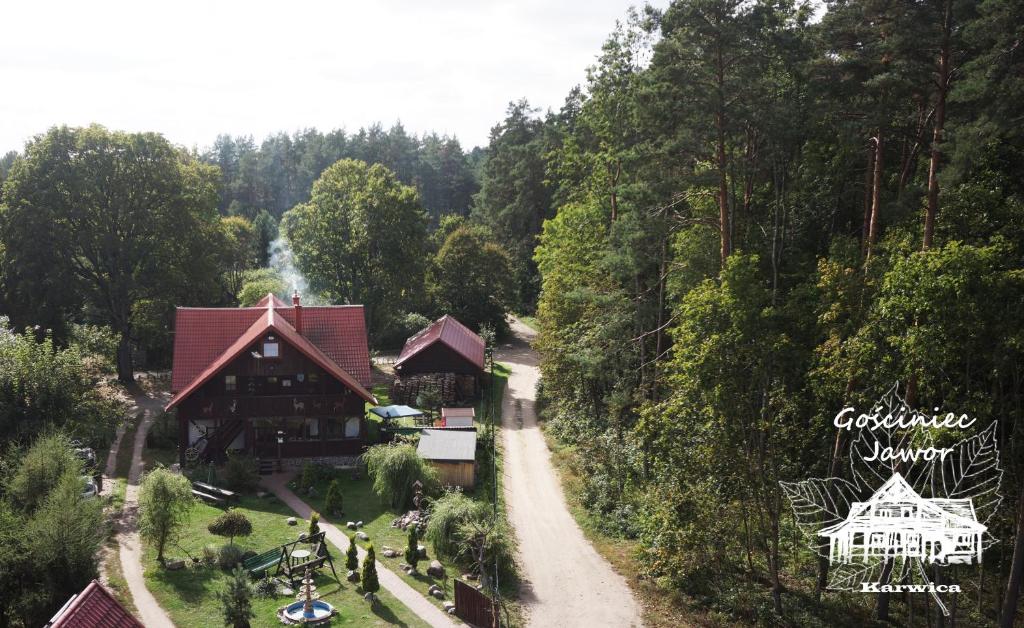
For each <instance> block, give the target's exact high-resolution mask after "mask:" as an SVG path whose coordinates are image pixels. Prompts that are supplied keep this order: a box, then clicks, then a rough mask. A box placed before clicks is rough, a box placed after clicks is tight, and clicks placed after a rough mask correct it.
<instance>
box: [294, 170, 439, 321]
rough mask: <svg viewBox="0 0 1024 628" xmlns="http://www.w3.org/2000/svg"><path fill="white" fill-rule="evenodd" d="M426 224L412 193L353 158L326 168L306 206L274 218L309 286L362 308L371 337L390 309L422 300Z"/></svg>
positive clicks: (391, 175) (391, 176)
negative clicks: (280, 223) (280, 224)
mask: <svg viewBox="0 0 1024 628" xmlns="http://www.w3.org/2000/svg"><path fill="white" fill-rule="evenodd" d="M426 223H427V219H426V214H425V213H424V212H423V209H422V208H421V206H420V202H419V198H418V196H417V194H416V191H415V190H414V189H413V188H411V187H409V186H406V185H403V184H401V183H400V182H399V181H398V179H397V178H396V176H395V174H394V173H393V172H391V171H390V170H388V169H387V168H385V167H384V166H381V165H379V164H377V165H372V166H371V165H368V164H367V163H365V162H362V161H356V160H353V159H343V160H341V161H339V162H337V163H335V164H334V165H332V166H331V167H329V168H327V169H326V170H325V171H324V173H323V174H322V175H321V176H320V178H319V179H317V181H316V183H314V184H313V193H312V196H311V197H310V200H309V202H308V203H303V204H301V205H296V206H295V207H293V208H292V209H291V210H289V211H288V213H286V214H285V216H284V218H283V219H282V227H283V231H284V235H285V237H286V238H287V239H288V241H289V243H290V244H291V247H292V250H293V251H294V252H295V256H296V263H297V266H298V268H299V270H301V271H302V272H303V273H304V274H305V276H306V278H307V279H308V280H309V281H310V284H311V287H312V288H313V289H314V290H315V291H317V292H319V293H320V294H322V295H324V296H325V297H326V298H328V299H329V300H331V301H333V302H335V303H361V304H363V306H364V307H365V308H366V321H367V326H368V327H369V332H370V337H371V338H374V337H375V336H377V335H378V334H379V333H380V332H381V331H383V330H384V328H385V326H386V324H387V321H388V319H389V318H391V317H393V316H394V315H395V314H396V312H397V308H399V307H402V306H404V307H409V305H410V304H415V303H417V302H419V301H421V300H422V298H423V276H424V269H425V268H424V267H425V254H426V226H427V224H426Z"/></svg>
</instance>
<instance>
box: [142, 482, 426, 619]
mask: <svg viewBox="0 0 1024 628" xmlns="http://www.w3.org/2000/svg"><path fill="white" fill-rule="evenodd" d="M237 509H238V510H239V511H242V512H244V513H245V515H246V516H247V517H248V518H249V520H250V521H252V524H253V534H252V535H251V536H249V537H245V538H236V539H235V544H236V545H239V546H240V547H242V548H243V549H246V550H252V551H254V552H264V551H266V550H268V549H271V548H273V547H275V546H277V545H280V544H282V543H285V542H289V541H293V540H294V539H295V538H297V537H298V535H299V533H300V532H302V531H304V530H305V529H306V526H305V525H303V523H302V522H301V521H300V523H299V525H298V526H289V525H287V523H286V519H287V517H290V516H292V515H293V513H292V512H291V510H290V509H288V507H287V506H285V505H284V504H282V503H281V502H280V501H278V500H277V499H276V498H274V497H272V496H270V497H266V498H262V499H260V498H256V497H243V498H242V499H241V502H240V504H239V505H238V507H237ZM221 512H222V510H221V509H219V508H215V507H212V506H208V505H206V504H202V503H200V504H197V505H196V506H195V508H194V509H193V510H192V513H191V514H190V516H189V519H188V522H187V523H186V525H185V528H184V530H183V531H182V533H181V535H180V538H179V540H178V542H177V543H175V544H170V545H169V546H168V548H167V549H166V551H165V554H166V556H167V557H168V558H179V557H180V558H186V559H188V558H190V557H197V558H199V557H202V551H203V547H204V546H205V545H216V546H218V547H219V546H221V545H224V544H225V542H226V539H224V538H222V537H218V536H215V535H213V534H210V533H209V532H208V531H207V529H206V526H207V525H208V524H209V522H210V521H212V520H213V519H214V518H216V517H217V516H218V515H219V514H220V513H221ZM331 550H332V551H331V555H332V557H333V558H334V563H335V569H336V570H337V571H338V572H339V575H340V577H341V578H342V580H343V582H341V583H338V582H336V581H335V580H334V578H333V576H332V575H331V572H330V569H326V570H322V571H321V572H320V575H319V576H318V577H317V586H318V591H319V592H320V593H321V596H322V598H321V599H323V600H325V601H327V602H330V603H331V604H333V605H334V607H335V608H336V609H338V611H339V613H340V615H339V616H337V617H336V618H335V619H334V620H333V621H332V625H335V626H425V625H426V624H425V623H424V622H423V621H422V620H420V619H419V618H418V617H417V616H415V615H414V614H413V613H412V612H411V611H410V610H409V609H408V608H406V607H405V606H404V605H403V604H402V603H401V602H399V601H398V600H397V599H395V598H394V597H393V596H392V595H391V594H390V593H388V592H387V591H386V590H384V589H381V590H380V591H379V592H378V597H379V598H380V601H379V603H378V604H377V605H376V608H374V609H371V607H370V605H369V604H368V603H367V602H366V601H364V600H363V598H362V590H361V589H359V588H358V587H357V586H356V585H354V584H351V583H349V582H344V577H345V576H344V574H345V571H344V567H345V557H344V555H343V554H342V552H341V550H339V549H338V548H336V547H332V548H331ZM186 562H187V563H191V561H190V560H186ZM143 566H144V568H145V576H146V586H147V588H149V590H150V591H151V592H152V593H153V595H154V596H155V597H156V599H157V601H158V602H159V603H160V606H162V607H163V608H164V609H165V610H166V611H167V613H168V614H169V615H170V616H171V619H172V620H173V621H174V623H175V624H177V625H179V626H219V625H222V623H223V622H222V619H221V617H222V616H221V604H220V601H219V600H218V599H217V592H218V591H221V590H223V589H224V588H225V586H226V582H227V579H228V578H229V577H230V576H229V574H228V573H226V572H224V571H221V570H220V569H219V568H217V567H216V566H213V567H205V566H197V565H191V564H189V566H188V567H186V568H185V569H183V570H180V571H168V570H166V569H164V568H163V567H162V566H161V565H160V564H159V563H158V562H157V560H156V549H155V548H153V547H152V546H150V545H147V546H146V549H145V557H144V560H143ZM294 600H295V598H294V596H288V597H285V596H278V597H277V598H274V599H263V598H256V597H253V610H254V611H255V613H256V617H255V618H253V620H252V625H253V626H254V627H260V626H264V627H268V628H269V627H271V626H280V625H281V624H280V622H279V621H278V619H277V616H276V611H277V609H278V608H279V607H281V606H284V605H285V604H288V603H290V602H292V601H294Z"/></svg>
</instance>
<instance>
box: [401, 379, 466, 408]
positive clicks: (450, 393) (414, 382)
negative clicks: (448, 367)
mask: <svg viewBox="0 0 1024 628" xmlns="http://www.w3.org/2000/svg"><path fill="white" fill-rule="evenodd" d="M426 391H432V392H434V393H437V398H438V399H439V400H440V402H441V405H442V406H450V405H452V404H454V403H456V402H458V401H459V400H460V399H461V398H462V395H461V394H460V393H461V390H460V386H459V382H458V380H457V379H456V376H455V375H454V374H452V373H423V374H419V375H409V376H406V377H397V378H395V380H394V381H393V382H392V383H391V402H392V403H397V404H402V405H412V406H415V405H416V403H417V401H416V398H417V397H419V396H420V393H422V392H426Z"/></svg>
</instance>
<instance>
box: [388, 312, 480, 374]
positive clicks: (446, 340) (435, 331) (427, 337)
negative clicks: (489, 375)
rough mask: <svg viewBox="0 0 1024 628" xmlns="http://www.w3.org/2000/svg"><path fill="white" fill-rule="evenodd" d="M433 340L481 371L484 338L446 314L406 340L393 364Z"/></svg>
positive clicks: (405, 358)
mask: <svg viewBox="0 0 1024 628" xmlns="http://www.w3.org/2000/svg"><path fill="white" fill-rule="evenodd" d="M435 342H441V343H442V344H444V345H447V346H448V347H450V348H451V349H452V350H453V351H455V352H456V353H458V354H459V355H461V356H462V357H463V358H465V359H466V360H468V361H469V362H470V363H471V364H473V365H474V366H476V367H477V368H479V369H480V370H481V371H482V370H483V369H484V339H483V338H481V337H480V336H478V335H476V334H474V333H473V331H472V330H471V329H470V328H469V327H466V326H465V325H463V324H462V323H460V322H459V321H457V320H455V319H454V318H452V317H451V316H448V315H447V314H445V315H444V316H442V317H441V318H439V319H437V320H436V321H434V322H433V323H431V325H430V327H427V328H426V329H424V330H423V331H421V332H419V333H418V334H416V335H415V336H413V337H412V338H409V339H408V340H406V341H405V346H404V347H402V353H401V355H399V356H398V360H397V361H396V362H395V366H399V365H401V364H402V363H403V362H405V361H406V360H408V359H409V358H411V357H412V356H414V355H416V354H417V353H419V352H420V351H423V350H424V349H426V348H427V347H429V346H430V345H432V344H434V343H435Z"/></svg>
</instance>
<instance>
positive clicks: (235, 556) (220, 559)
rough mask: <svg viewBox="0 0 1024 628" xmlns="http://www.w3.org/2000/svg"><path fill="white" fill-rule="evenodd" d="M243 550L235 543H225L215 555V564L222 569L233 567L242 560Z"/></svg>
mask: <svg viewBox="0 0 1024 628" xmlns="http://www.w3.org/2000/svg"><path fill="white" fill-rule="evenodd" d="M244 554H245V552H244V551H243V550H242V548H240V547H238V546H237V545H225V546H224V547H222V548H220V553H219V554H218V555H217V565H218V566H219V567H220V568H221V569H224V570H230V569H234V568H235V565H237V564H238V563H240V562H242V556H243V555H244Z"/></svg>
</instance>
